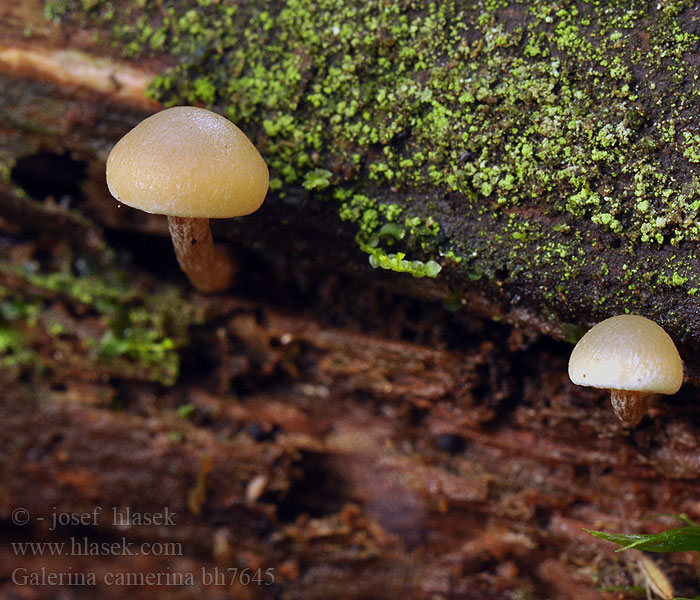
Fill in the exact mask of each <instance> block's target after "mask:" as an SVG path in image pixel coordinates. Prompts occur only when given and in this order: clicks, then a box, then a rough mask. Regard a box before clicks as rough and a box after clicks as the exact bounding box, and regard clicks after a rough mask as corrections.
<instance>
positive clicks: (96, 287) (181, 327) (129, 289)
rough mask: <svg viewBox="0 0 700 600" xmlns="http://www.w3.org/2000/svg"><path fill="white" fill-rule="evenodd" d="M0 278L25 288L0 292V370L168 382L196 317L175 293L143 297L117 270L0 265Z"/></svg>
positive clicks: (168, 383)
mask: <svg viewBox="0 0 700 600" xmlns="http://www.w3.org/2000/svg"><path fill="white" fill-rule="evenodd" d="M0 274H2V275H3V276H7V277H11V278H12V279H14V280H17V278H19V280H20V281H23V282H24V283H23V284H22V285H21V286H20V287H21V290H22V291H21V292H20V291H16V290H13V289H10V288H7V287H0V366H3V367H7V368H14V369H16V370H22V369H25V368H29V369H31V370H34V371H38V372H42V371H46V370H54V371H64V372H68V373H69V372H71V371H72V370H73V369H78V370H81V371H84V372H86V373H91V374H92V376H94V377H103V376H109V375H110V374H111V373H119V374H120V376H122V377H123V376H125V375H126V376H128V377H132V378H134V379H143V380H149V381H158V382H161V383H163V384H165V385H170V384H173V383H174V382H175V380H176V378H177V376H178V372H179V355H178V348H180V347H181V346H182V345H183V344H184V343H185V341H186V336H187V331H188V328H189V326H190V324H191V323H192V322H193V321H194V320H195V319H196V311H195V310H194V309H193V308H192V307H190V306H189V305H188V304H187V303H186V302H185V301H184V300H183V299H182V298H178V297H176V296H175V295H174V292H170V293H168V292H165V293H161V294H158V295H154V296H148V295H144V294H143V293H142V292H140V291H138V290H137V289H135V288H134V287H133V285H130V284H129V282H128V281H127V280H126V279H125V278H124V277H123V274H122V273H121V272H120V271H119V270H118V269H116V268H115V269H110V270H109V271H108V275H106V276H103V275H98V274H89V275H75V274H73V273H69V272H65V271H59V272H52V273H47V274H45V273H42V272H41V271H40V268H39V265H37V264H31V265H25V266H23V267H17V266H15V265H12V264H7V263H0ZM27 290H30V291H33V292H36V294H35V295H34V294H32V293H31V292H27ZM48 299H51V301H49V300H48ZM71 313H78V314H80V315H81V318H80V319H75V318H73V317H72V315H71Z"/></svg>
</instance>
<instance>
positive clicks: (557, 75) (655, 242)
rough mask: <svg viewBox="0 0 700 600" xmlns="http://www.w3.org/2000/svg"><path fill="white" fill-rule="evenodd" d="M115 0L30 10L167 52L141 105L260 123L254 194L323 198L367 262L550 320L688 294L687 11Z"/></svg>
mask: <svg viewBox="0 0 700 600" xmlns="http://www.w3.org/2000/svg"><path fill="white" fill-rule="evenodd" d="M129 5H130V6H132V8H131V12H130V13H129V14H127V15H125V16H119V17H117V16H116V14H117V11H115V10H114V6H115V5H113V4H112V3H110V2H103V1H101V0H90V1H83V2H77V1H72V0H71V1H66V2H60V3H57V2H54V3H51V4H49V5H48V6H49V9H48V10H47V13H48V14H49V16H51V17H52V18H70V19H81V18H86V17H87V18H90V19H92V20H93V21H97V22H101V23H103V24H105V25H107V26H108V27H109V29H113V30H114V31H115V33H116V40H117V41H116V43H117V45H118V46H119V47H120V48H122V49H123V50H124V51H125V52H126V53H127V54H131V55H143V54H148V53H158V52H164V51H167V52H168V53H170V54H171V55H172V56H173V57H175V58H176V59H177V64H176V66H174V67H172V68H171V69H169V70H168V71H166V72H164V73H162V74H161V75H160V76H158V77H157V78H156V80H155V81H154V82H153V85H152V87H151V94H152V95H153V97H154V98H157V99H159V100H162V101H164V102H166V103H167V104H180V103H199V104H203V105H206V106H214V107H215V108H216V109H217V110H219V111H221V112H222V113H224V114H225V115H226V116H228V117H229V118H231V119H232V120H233V121H234V122H236V123H237V124H238V125H240V126H241V127H243V128H244V130H246V131H250V132H252V133H254V134H255V133H257V135H256V136H254V137H256V140H255V141H256V143H257V145H258V147H259V148H260V149H261V151H262V152H263V154H264V156H265V158H266V160H267V162H268V164H269V166H270V170H271V176H272V180H271V189H272V190H273V192H275V193H276V194H277V196H278V197H279V198H282V199H284V198H285V196H286V195H287V194H289V190H291V189H298V187H299V186H303V187H304V188H306V189H307V190H309V193H310V194H313V196H314V197H315V198H318V199H319V200H321V201H322V200H330V201H334V202H337V204H338V207H339V214H340V217H341V218H342V219H343V220H345V221H348V222H351V223H354V224H355V226H356V227H357V242H358V244H359V245H360V247H361V248H362V249H363V250H365V251H366V252H367V253H368V254H369V255H370V260H371V262H372V265H373V266H377V267H385V268H389V269H394V270H399V271H407V272H411V273H413V274H414V275H425V276H438V277H443V276H445V275H446V274H447V275H449V276H450V277H451V278H452V280H453V281H455V282H457V283H459V282H464V283H465V285H467V284H468V283H469V281H473V280H481V281H480V283H479V285H484V286H487V287H488V286H490V289H492V290H496V289H501V290H504V293H505V297H506V298H507V299H508V300H510V301H511V302H512V303H515V304H517V303H518V302H521V301H522V302H525V301H527V302H529V303H530V304H535V305H536V306H539V307H540V309H539V310H540V311H541V313H542V314H543V315H545V316H546V317H549V318H551V319H552V320H553V321H554V320H556V321H559V322H561V321H564V320H566V319H567V318H569V319H570V320H571V321H576V320H579V319H581V317H582V315H585V316H586V318H590V316H591V308H592V307H593V308H594V310H593V312H594V313H595V312H596V310H597V311H598V312H599V313H600V315H605V314H609V313H614V312H623V311H631V312H644V313H645V314H648V315H650V316H655V315H658V318H659V320H660V321H662V322H664V321H673V316H674V310H677V309H682V308H683V306H685V305H687V304H688V303H692V302H695V299H694V295H695V294H696V292H697V290H698V289H700V276H698V268H697V267H698V260H697V256H696V254H695V252H694V247H695V244H696V243H697V241H698V239H700V229H699V228H698V224H697V215H698V211H699V209H700V182H699V181H698V177H697V175H696V173H695V170H696V169H695V163H697V162H700V133H698V130H697V106H698V102H699V100H700V94H699V88H698V83H697V79H698V68H697V65H696V63H697V61H696V60H695V58H694V56H695V54H696V49H697V47H698V45H699V43H700V36H699V35H698V32H697V31H696V29H697V25H696V23H697V22H698V17H700V13H699V12H698V9H697V8H696V7H695V3H694V2H689V1H667V2H655V1H654V2H641V1H634V0H633V1H631V2H629V1H625V2H622V1H616V0H611V1H605V2H604V1H602V0H601V1H590V2H585V1H578V2H570V1H565V0H560V1H556V0H542V1H534V2H508V1H502V0H480V1H476V2H463V3H456V2H434V3H431V4H427V5H426V4H424V3H416V2H409V1H402V0H394V1H391V2H359V1H353V0H350V1H345V0H344V1H342V2H339V1H338V0H290V1H288V2H285V3H279V2H272V1H264V0H261V1H260V2H254V3H253V2H251V3H244V4H243V3H242V5H241V6H236V5H231V4H230V3H227V2H219V1H216V0H198V1H195V0H191V1H182V2H170V1H168V0H164V1H163V2H158V3H151V2H138V3H134V4H133V5H132V4H131V3H129ZM120 14H121V13H120ZM256 127H257V128H258V129H257V132H256ZM409 257H410V258H409ZM441 267H448V268H445V269H443V273H442V274H440V270H441ZM508 290H517V295H516V293H515V292H513V293H510V292H508ZM659 290H663V292H664V293H663V294H659V293H658V292H659ZM661 295H663V297H664V298H666V299H667V300H666V304H664V305H661V304H657V298H658V297H659V296H661ZM669 299H670V300H669ZM597 307H599V308H597ZM674 307H675V308H674ZM676 332H677V333H679V331H678V329H677V328H676Z"/></svg>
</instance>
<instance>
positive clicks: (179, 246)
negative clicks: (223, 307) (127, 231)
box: [168, 216, 235, 292]
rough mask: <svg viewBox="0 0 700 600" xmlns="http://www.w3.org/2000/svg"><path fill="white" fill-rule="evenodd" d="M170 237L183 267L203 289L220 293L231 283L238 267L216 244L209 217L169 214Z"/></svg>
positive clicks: (178, 260)
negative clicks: (200, 217) (174, 215)
mask: <svg viewBox="0 0 700 600" xmlns="http://www.w3.org/2000/svg"><path fill="white" fill-rule="evenodd" d="M168 227H169V229H170V237H171V238H172V240H173V247H174V248H175V255H176V256H177V262H179V263H180V267H181V268H182V270H183V271H184V272H185V273H186V274H187V277H189V279H190V282H191V283H192V285H193V286H194V287H196V288H197V289H198V290H199V291H200V292H220V291H222V290H225V289H226V288H228V287H229V286H230V285H231V282H232V281H233V276H234V273H235V266H234V263H233V261H232V260H231V258H230V257H229V256H228V255H227V254H226V253H225V252H224V251H223V250H221V248H218V247H217V246H216V245H215V244H214V239H213V238H212V235H211V228H210V227H209V219H195V218H190V217H171V216H168Z"/></svg>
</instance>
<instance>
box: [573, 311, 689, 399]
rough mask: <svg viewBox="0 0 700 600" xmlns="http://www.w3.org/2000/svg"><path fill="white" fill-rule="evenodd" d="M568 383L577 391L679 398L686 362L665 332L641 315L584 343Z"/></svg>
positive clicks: (618, 320) (607, 325) (607, 324)
mask: <svg viewBox="0 0 700 600" xmlns="http://www.w3.org/2000/svg"><path fill="white" fill-rule="evenodd" d="M569 377H570V378H571V381H573V382H574V383H575V384H577V385H584V386H591V387H597V388H604V389H613V390H630V391H639V392H644V393H654V394H675V393H676V392H677V391H678V390H679V389H680V387H681V384H682V383H683V362H682V361H681V357H680V355H679V354H678V350H676V346H675V344H674V343H673V340H672V339H671V337H670V336H669V335H668V334H667V333H666V332H665V331H664V330H663V328H662V327H661V326H659V325H657V324H656V323H654V321H650V320H649V319H647V318H645V317H641V316H638V315H618V316H616V317H612V318H610V319H606V320H605V321H601V322H600V323H598V324H597V325H595V326H594V327H592V328H591V329H590V330H589V331H588V332H587V333H586V334H585V335H584V336H583V337H582V338H581V339H580V340H579V342H578V344H576V347H575V348H574V350H573V352H572V353H571V358H570V359H569Z"/></svg>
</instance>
